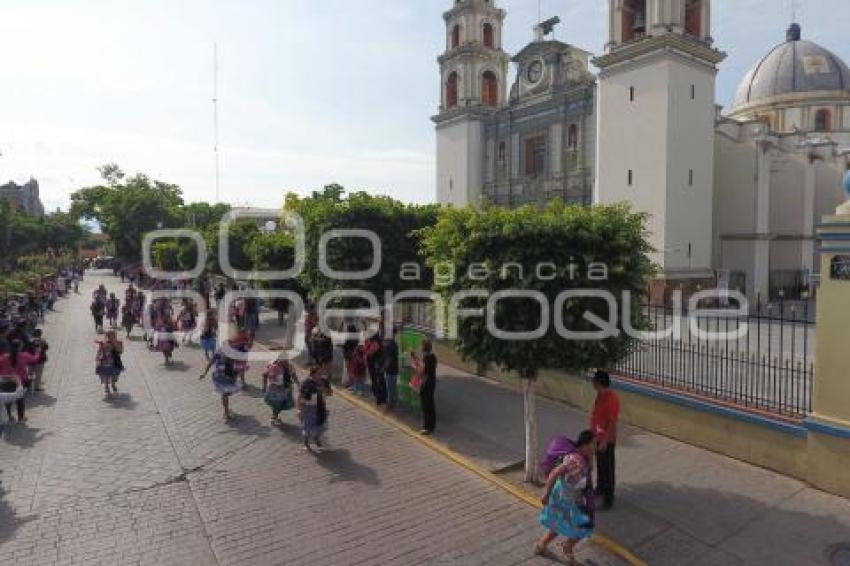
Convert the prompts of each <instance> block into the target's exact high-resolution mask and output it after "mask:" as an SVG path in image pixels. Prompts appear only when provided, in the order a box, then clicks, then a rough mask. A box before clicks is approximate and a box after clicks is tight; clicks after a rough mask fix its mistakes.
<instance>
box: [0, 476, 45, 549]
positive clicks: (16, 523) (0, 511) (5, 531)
mask: <svg viewBox="0 0 850 566" xmlns="http://www.w3.org/2000/svg"><path fill="white" fill-rule="evenodd" d="M5 495H6V490H5V489H3V486H2V485H0V544H2V543H3V542H5V541H7V540H11V539H12V538H13V536H14V535H15V531H17V530H18V528H20V527H21V526H22V525H25V524H26V523H29V522H30V521H32V520H34V519H35V518H36V515H27V516H19V515H18V514H17V513H15V510H14V509H12V506H11V505H10V504H9V502H8V501H6V498H5Z"/></svg>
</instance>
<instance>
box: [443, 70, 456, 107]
mask: <svg viewBox="0 0 850 566" xmlns="http://www.w3.org/2000/svg"><path fill="white" fill-rule="evenodd" d="M457 82H458V79H457V73H456V72H454V71H452V73H451V74H450V75H449V80H448V81H447V82H446V108H454V107H455V106H457Z"/></svg>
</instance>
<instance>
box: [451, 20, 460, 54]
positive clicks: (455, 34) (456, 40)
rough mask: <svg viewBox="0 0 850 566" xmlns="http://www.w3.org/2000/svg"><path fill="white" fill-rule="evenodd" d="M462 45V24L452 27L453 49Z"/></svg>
mask: <svg viewBox="0 0 850 566" xmlns="http://www.w3.org/2000/svg"><path fill="white" fill-rule="evenodd" d="M459 46H460V24H455V27H453V28H452V49H455V48H456V47H459Z"/></svg>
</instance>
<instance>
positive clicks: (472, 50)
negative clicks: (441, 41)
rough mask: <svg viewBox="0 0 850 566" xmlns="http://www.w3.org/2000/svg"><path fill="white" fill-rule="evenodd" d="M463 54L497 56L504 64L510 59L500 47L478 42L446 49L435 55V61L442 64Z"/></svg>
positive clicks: (488, 57)
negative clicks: (494, 47) (490, 46)
mask: <svg viewBox="0 0 850 566" xmlns="http://www.w3.org/2000/svg"><path fill="white" fill-rule="evenodd" d="M464 56H468V57H478V58H480V59H483V58H487V59H490V58H492V57H498V59H499V62H502V63H505V64H507V63H509V62H510V60H511V58H510V55H508V54H507V53H505V52H504V51H503V50H501V49H491V48H489V47H484V46H483V45H481V44H480V43H465V44H463V45H461V46H460V47H455V48H454V49H449V50H448V51H446V52H445V53H443V54H442V55H440V56H439V57H437V63H439V64H440V65H443V64H445V63H447V62H449V61H451V60H453V59H459V58H462V57H464Z"/></svg>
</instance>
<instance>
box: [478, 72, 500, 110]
mask: <svg viewBox="0 0 850 566" xmlns="http://www.w3.org/2000/svg"><path fill="white" fill-rule="evenodd" d="M481 102H482V104H484V106H498V105H499V79H497V78H496V75H495V74H494V73H493V71H484V74H483V75H481Z"/></svg>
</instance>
